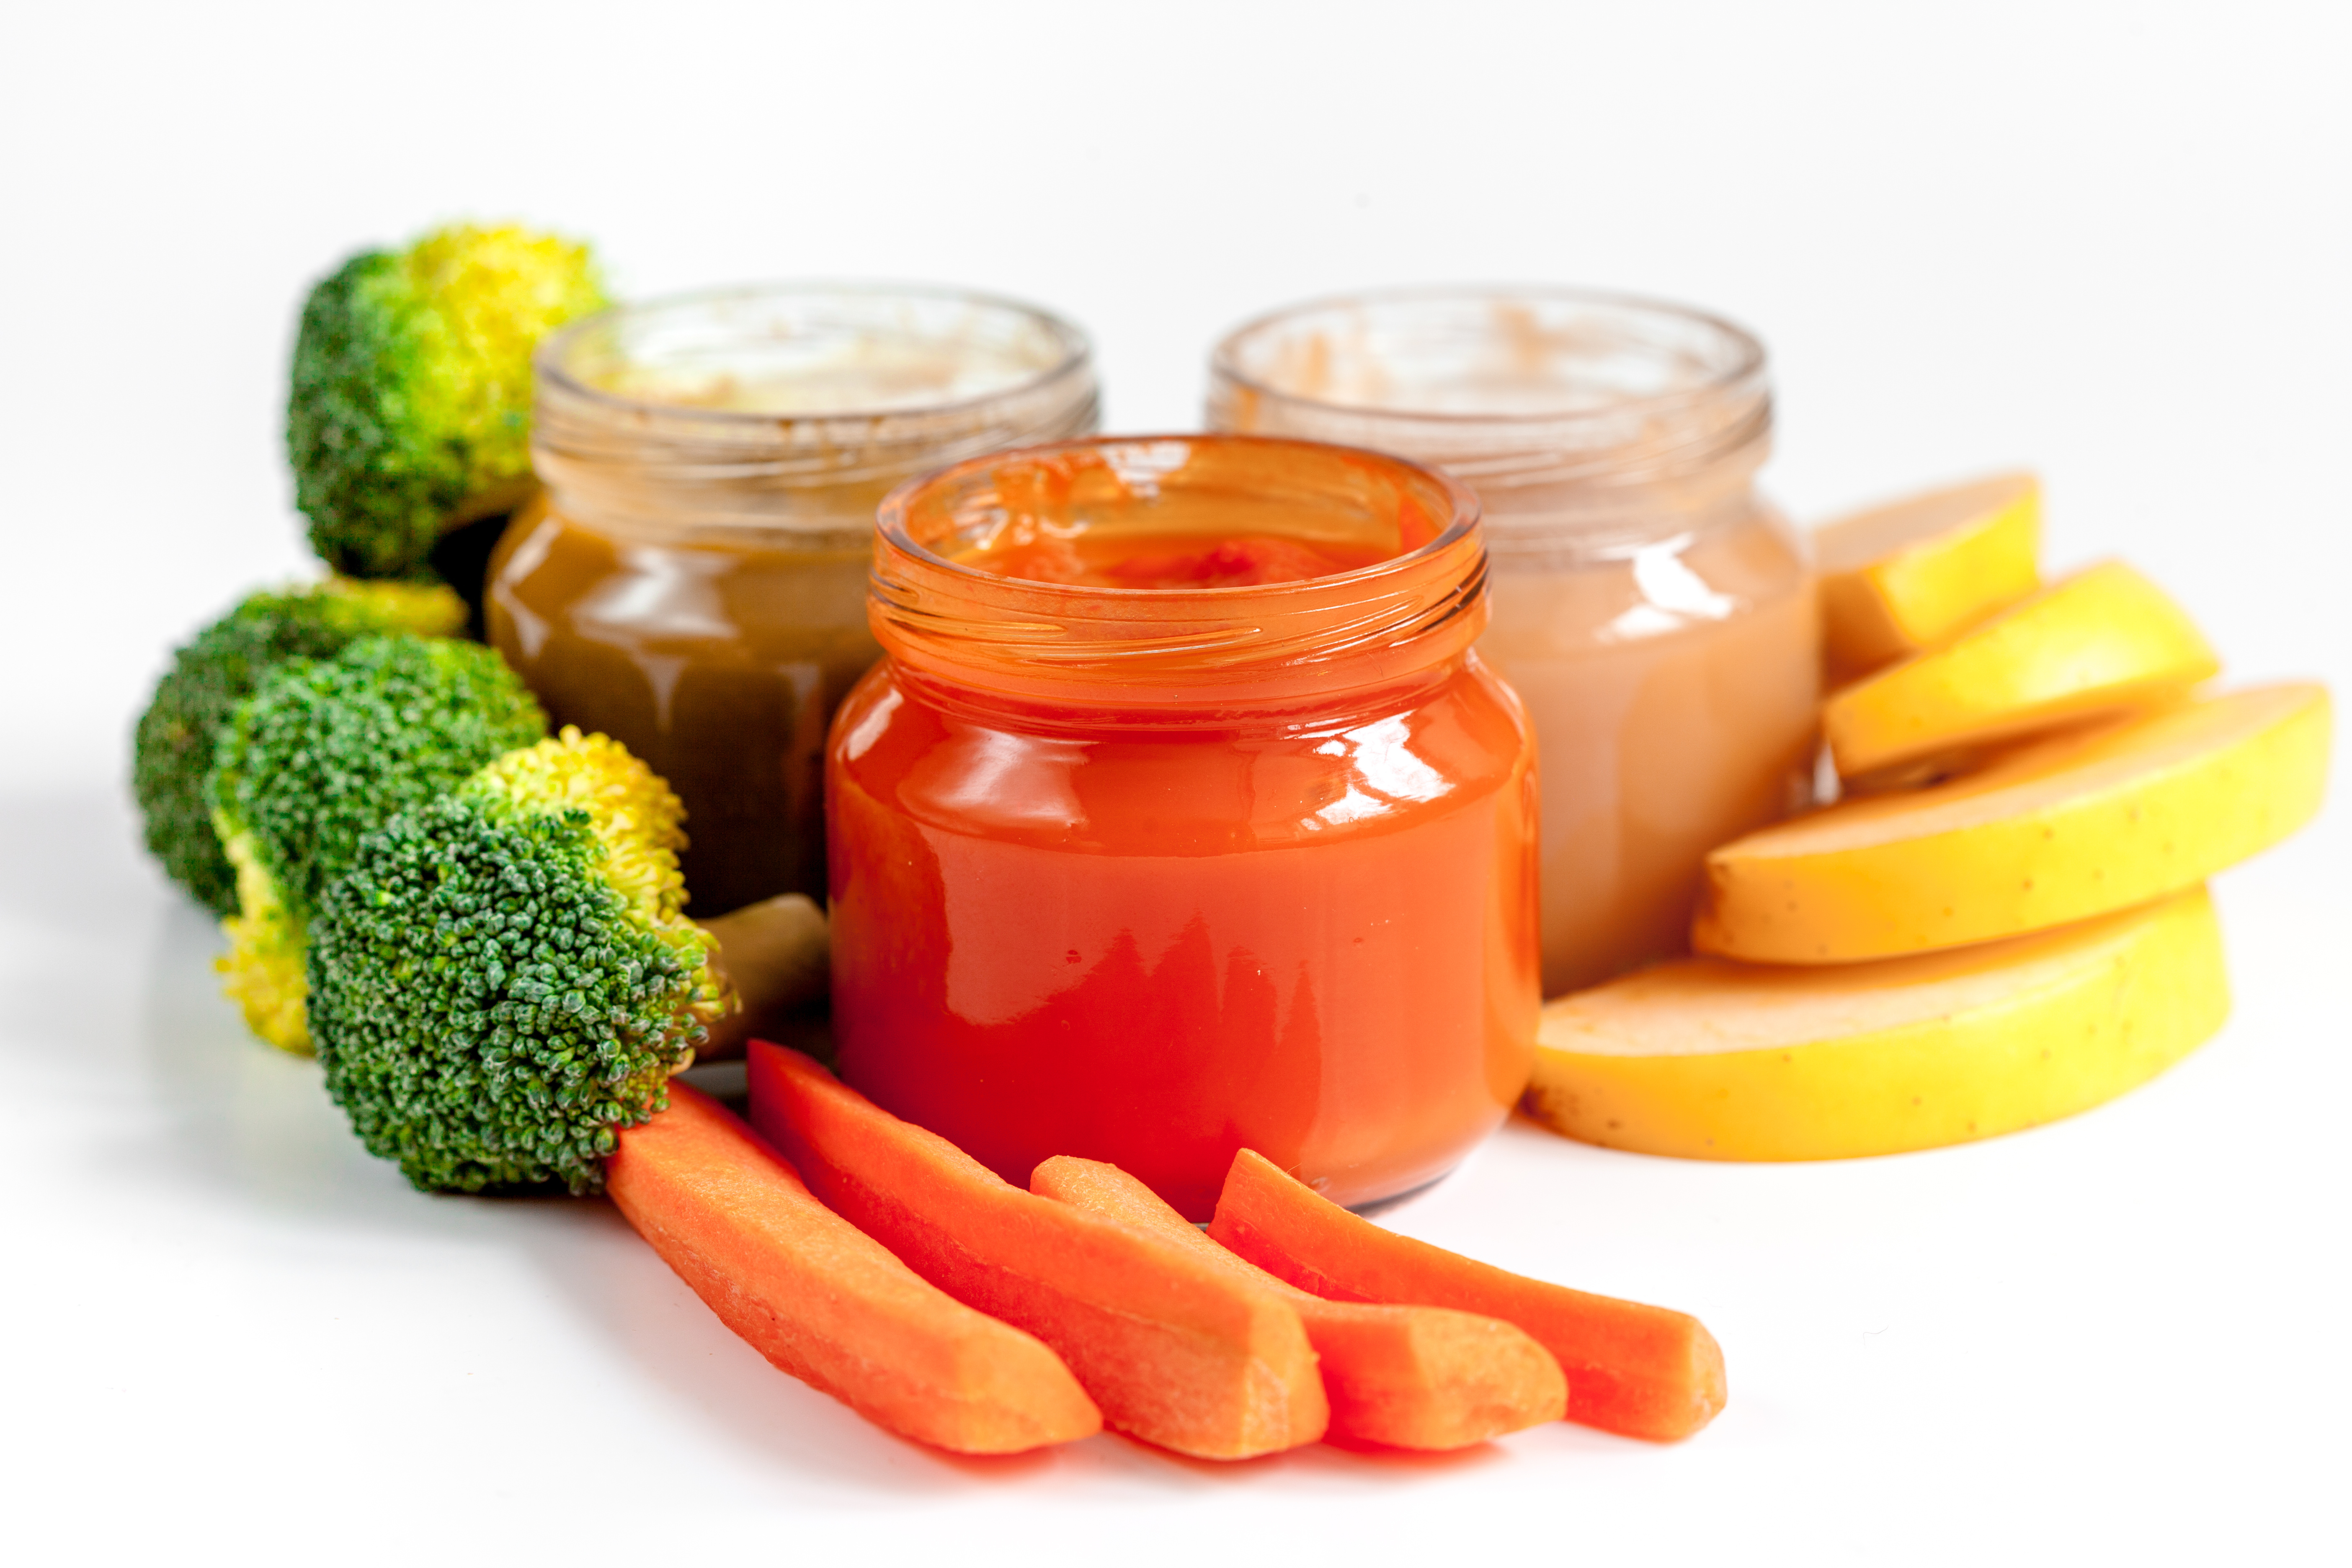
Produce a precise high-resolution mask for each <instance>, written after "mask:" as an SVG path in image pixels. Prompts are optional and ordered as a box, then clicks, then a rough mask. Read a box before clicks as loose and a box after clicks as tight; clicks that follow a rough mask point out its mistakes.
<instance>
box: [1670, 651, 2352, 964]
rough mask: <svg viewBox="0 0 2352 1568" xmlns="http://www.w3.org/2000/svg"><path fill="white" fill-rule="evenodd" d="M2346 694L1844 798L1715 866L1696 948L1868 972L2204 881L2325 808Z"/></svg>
mask: <svg viewBox="0 0 2352 1568" xmlns="http://www.w3.org/2000/svg"><path fill="white" fill-rule="evenodd" d="M2328 730H2329V706H2328V700H2327V689H2326V687H2324V686H2321V685H2318V684H2316V683H2312V682H2294V683H2289V684H2284V685H2278V686H2261V687H2254V688H2252V689H2248V690H2244V691H2235V692H2231V693H2228V694H2225V695H2222V696H2216V697H2203V698H2190V699H2186V700H2181V701H2179V702H2175V703H2172V704H2170V705H2168V706H2166V707H2163V708H2159V709H2157V710H2154V711H2151V712H2147V713H2143V714H2138V715H2136V716H2133V717H2131V718H2127V719H2123V720H2117V721H2110V722H2107V723H2104V724H2098V725H2095V726H2092V727H2089V728H2087V729H2084V730H2078V731H2073V732H2070V733H2067V734H2063V735H2059V736H2055V737H2053V738H2051V739H2049V740H2045V741H2040V742H2033V743H2032V744H2029V745H2025V746H2021V747H2018V748H2017V749H2016V750H2014V751H2012V752H2007V753H2005V754H2003V755H2002V756H2001V758H2000V760H1999V761H1997V762H1995V763H1991V764H1990V765H1988V766H1986V767H1985V768H1983V769H1982V770H1981V771H1979V772H1977V773H1968V774H1965V775H1963V776H1961V777H1959V778H1957V779H1954V780H1952V781H1950V782H1949V783H1948V784H1936V785H1933V786H1931V787H1929V788H1927V789H1922V790H1917V791H1914V792H1912V793H1909V794H1906V795H1871V796H1865V797H1864V798H1861V799H1856V800H1851V801H1844V802H1841V803H1840V804H1838V805H1833V806H1831V807H1829V808H1828V809H1827V810H1825V811H1817V812H1814V813H1813V814H1812V815H1811V816H1801V817H1797V818H1795V819H1793V820H1791V821H1789V822H1784V823H1780V824H1777V825H1775V826H1771V827H1767V828H1763V829H1761V830H1759V831H1758V832H1755V833H1751V834H1749V835H1748V837H1745V838H1741V839H1737V840H1735V841H1733V842H1732V843H1729V844H1727V845H1725V846H1724V847H1722V848H1720V849H1717V850H1716V851H1715V852H1714V853H1713V854H1711V855H1709V856H1708V857H1707V858H1706V888H1705V889H1704V890H1703V892H1702V894H1701V898H1700V905H1699V911H1698V916H1697V919H1696V921H1694V922H1693V924H1692V929H1691V940H1692V943H1693V945H1695V946H1696V948H1697V949H1698V950H1699V951H1700V952H1713V953H1719V954H1721V955H1723V956H1725V957H1727V958H1744V959H1748V960H1752V961H1755V962H1759V963H1855V962H1858V961H1860V960H1863V959H1871V958H1891V957H1894V956H1895V955H1896V954H1899V953H1906V952H1931V951H1933V950H1935V949H1937V948H1945V947H1958V946H1962V945H1964V944H1966V943H1969V942H1990V941H1993V940H1996V939H1998V938H2000V937H2008V936H2019V935H2022V934H2023V933H2025V932H2027V931H2046V930H2048V929H2049V928H2050V927H2052V926H2059V925H2064V924H2066V923H2068V922H2069V921H2079V920H2087V919H2089V918H2090V917H2091V916H2093V915H2098V914H2105V913H2106V912H2107V911H2108V910H2119V909H2126V908H2128V907H2130V906H2131V905H2134V904H2141V903H2146V902H2147V901H2148V900H2152V899H2158V898H2161V897H2163V896H2164V895H2165V894H2167V893H2170V892H2175V891H2178V890H2179V889H2183V888H2188V887H2192V886H2194V885H2195V884H2197V883H2199V882H2201V881H2203V880H2204V879H2206V878H2207V877H2209V876H2210V875H2211V874H2212V873H2214V872H2215V871H2218V870H2220V869H2221V868H2223V867H2225V866H2229V865H2233V864H2235V863H2236V862H2238V861H2240V860H2242V859H2244V858H2247V857H2248V856H2250V855H2252V854H2255V853H2256V852H2258V851H2260V850H2263V849H2265V848H2268V847H2270V846H2271V845H2273V844H2275V843H2277V842H2278V841H2279V840H2280V839H2282V838H2284V837H2286V836H2287V835H2288V834H2290V833H2292V832H2294V830H2295V829H2296V828H2298V827H2300V826H2303V825H2304V823H2305V822H2306V821H2308V820H2310V818H2311V816H2312V814H2313V813H2314V812H2315V811H2317V810H2318V809H2319V800H2320V796H2321V795H2322V794H2323V793H2324V791H2325V789H2326V779H2327V745H2328Z"/></svg>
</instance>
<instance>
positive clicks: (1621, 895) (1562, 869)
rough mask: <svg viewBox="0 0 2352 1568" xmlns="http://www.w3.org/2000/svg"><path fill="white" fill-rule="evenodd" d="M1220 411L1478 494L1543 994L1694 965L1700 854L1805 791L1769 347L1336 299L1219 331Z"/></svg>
mask: <svg viewBox="0 0 2352 1568" xmlns="http://www.w3.org/2000/svg"><path fill="white" fill-rule="evenodd" d="M1209 422H1210V424H1211V426H1213V428H1217V429H1221V430H1235V431H1257V432H1264V433H1267V434H1272V435H1282V436H1303V437H1313V438H1315V439H1318V440H1327V441H1346V442H1349V443H1352V444H1355V445H1358V446H1363V447H1378V448H1381V450H1384V451H1391V452H1399V453H1402V454H1404V455H1405V456H1407V457H1411V458H1418V459H1420V460H1421V461H1423V462H1426V463H1432V464H1436V465H1439V466H1441V467H1443V468H1444V469H1445V470H1446V471H1447V472H1449V473H1451V474H1453V475H1454V477H1455V478H1457V479H1463V480H1465V481H1466V482H1468V483H1469V484H1470V485H1472V486H1474V487H1475V489H1476V490H1477V492H1478V495H1479V499H1480V500H1481V501H1482V502H1483V503H1484V506H1485V513H1486V546H1487V550H1488V552H1489V553H1490V556H1491V561H1492V567H1493V573H1494V577H1493V584H1494V615H1493V619H1492V622H1491V623H1490V625H1489V626H1488V627H1487V630H1486V636H1485V637H1484V638H1483V639H1482V640H1481V641H1480V643H1479V645H1478V650H1479V652H1480V653H1481V654H1482V655H1483V656H1484V657H1485V658H1486V660H1487V662H1489V663H1490V664H1492V665H1493V666H1494V667H1495V668H1496V670H1497V671H1498V672H1500V673H1501V674H1502V676H1503V677H1504V679H1507V680H1508V681H1509V682H1510V683H1511V685H1512V688H1513V689H1515V690H1517V692H1518V694H1519V697H1520V699H1521V700H1523V701H1524V702H1525V703H1526V704H1527V708H1528V716H1529V717H1530V719H1531V720H1532V721H1534V724H1535V731H1536V741H1537V743H1538V746H1539V747H1540V749H1541V751H1542V754H1543V768H1542V779H1543V982H1544V993H1545V994H1547V995H1556V994H1559V993H1561V992H1564V991H1571V990H1575V989H1578V988H1580V987H1582V986H1586V985H1591V984H1594V983H1596V982H1598V981H1601V980H1604V979H1606V978H1608V977H1609V976H1610V975H1612V974H1615V973H1619V972H1620V971H1622V970H1626V969H1631V968H1633V967H1634V966H1636V965H1638V964H1642V963H1648V962H1650V961H1651V960H1654V959H1658V958H1664V957H1667V956H1670V955H1672V954H1675V953H1677V952H1683V951H1684V950H1685V942H1686V938H1687V932H1688V929H1689V923H1690V915H1691V909H1692V904H1693V902H1694V900H1695V899H1696V895H1697V892H1698V887H1699V879H1700V868H1701V864H1702V862H1703V860H1704V858H1705V857H1706V852H1707V851H1708V850H1709V849H1711V848H1713V847H1716V846H1717V845H1718V844H1721V843H1724V842H1726V841H1727V840H1728V839H1731V838H1735V837H1738V836H1739V835H1740V834H1742V833H1746V832H1748V830H1749V829H1751V828H1755V827H1759V826H1762V825H1764V824H1765V823H1767V822H1769V821H1771V820H1773V819H1774V818H1776V817H1778V816H1783V815H1785V814H1786V813H1788V812H1789V811H1790V810H1792V809H1794V808H1796V807H1798V806H1800V805H1803V804H1805V803H1806V802H1807V801H1808V800H1809V799H1810V782H1811V760H1812V757H1813V754H1814V750H1815V746H1814V725H1815V710H1816V707H1817V704H1818V701H1819V698H1820V674H1819V670H1820V664H1819V659H1818V657H1817V654H1816V643H1817V637H1818V632H1817V629H1816V626H1815V620H1814V611H1813V597H1812V588H1811V564H1810V561H1809V558H1808V556H1807V553H1806V551H1805V547H1804V545H1803V543H1802V542H1801V538H1800V536H1799V535H1797V534H1796V533H1795V532H1794V531H1792V530H1790V528H1789V526H1788V525H1787V523H1786V522H1785V521H1783V520H1782V519H1781V517H1780V514H1779V513H1778V512H1777V511H1775V510H1773V509H1772V507H1771V506H1770V505H1769V504H1768V503H1767V502H1766V501H1764V500H1762V499H1761V498H1760V497H1759V495H1758V494H1757V492H1756V486H1755V478H1756V471H1757V469H1758V468H1759V467H1760V466H1761V465H1762V464H1763V461H1764V459H1765V457H1766V455H1767V454H1768V452H1769V450H1770V437H1771V428H1772V396H1771V389H1770V385H1769V382H1768V380H1767V377H1766V373H1765V358H1764V350H1763V347H1762V345H1761V344H1759V342H1757V341H1756V339H1755V338H1753V337H1751V336H1750V335H1749V334H1748V333H1747V332H1745V331H1741V330H1740V329H1739V328H1738V327H1736V326H1733V325H1732V324H1731V323H1729V322H1727V321H1721V320H1719V319H1717V318H1716V317H1713V316H1708V315H1705V314H1702V313H1700V312H1698V311H1696V310H1685V309H1682V308H1681V307H1678V306H1674V305H1663V304H1655V303H1651V302H1648V301H1644V300H1627V299H1620V298H1615V297H1612V296H1607V295H1596V294H1585V293H1579V292H1575V291H1571V290H1567V289H1451V290H1426V291H1417V292H1402V293H1393V294H1383V295H1374V296H1369V297H1365V298H1360V299H1354V300H1333V301H1329V302H1327V303H1321V304H1313V305H1305V306H1300V307H1297V308H1296V309H1293V310H1286V311H1282V312H1280V313H1278V314H1276V315H1272V316H1268V317H1265V318H1264V319H1263V320H1261V321H1255V322H1254V323H1252V324H1250V325H1248V326H1245V327H1243V328H1242V329H1240V330H1239V331H1235V332H1234V333H1233V335H1231V336H1230V337H1228V338H1227V339H1225V341H1224V342H1223V343H1222V344H1220V345H1219V346H1218V348H1217V351H1216V353H1215V356H1214V358H1213V363H1212V368H1211V384H1210V395H1209Z"/></svg>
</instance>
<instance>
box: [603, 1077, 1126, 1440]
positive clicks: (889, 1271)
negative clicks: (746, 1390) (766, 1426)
mask: <svg viewBox="0 0 2352 1568" xmlns="http://www.w3.org/2000/svg"><path fill="white" fill-rule="evenodd" d="M669 1095H670V1102H669V1109H668V1110H665V1111H663V1112H661V1113H660V1114H659V1115H657V1116H656V1117H655V1118H654V1119H653V1120H652V1121H648V1122H646V1124H645V1125H644V1126H642V1127H633V1128H631V1129H629V1130H628V1131H625V1132H623V1133H622V1134H621V1139H620V1147H619V1148H618V1149H617V1150H615V1151H614V1154H613V1157H612V1158H611V1159H610V1160H609V1161H608V1162H606V1164H605V1168H604V1177H605V1186H606V1190H607V1191H609V1192H610V1193H611V1194H612V1195H613V1201H614V1203H615V1204H617V1205H619V1206H620V1210H621V1212H622V1213H623V1214H624V1215H627V1216H628V1220H629V1223H630V1224H631V1225H633V1226H636V1227H637V1234H638V1235H640V1236H642V1237H645V1238H646V1240H647V1241H648V1242H650V1243H652V1244H653V1248H654V1250H655V1251H656V1252H658V1253H660V1254H661V1256H662V1259H663V1261H665V1262H667V1264H668V1265H669V1266H670V1267H671V1268H674V1269H676V1270H677V1274H678V1277H679V1278H680V1279H684V1280H685V1281H686V1282H687V1283H688V1285H690V1286H692V1287H693V1288H694V1293H695V1294H696V1295H698V1296H699V1297H701V1298H702V1299H703V1300H704V1301H705V1302H706V1303H708V1304H709V1307H710V1310H712V1311H714V1312H717V1313H718V1314H719V1320H720V1321H722V1322H724V1323H725V1324H726V1325H727V1326H728V1327H729V1328H730V1329H732V1330H734V1331H736V1332H737V1333H739V1334H740V1335H742V1336H743V1338H744V1339H746V1340H748V1341H750V1342H751V1345H752V1347H753V1348H754V1349H756V1350H757V1351H758V1352H760V1353H761V1355H764V1356H766V1357H767V1358H768V1359H769V1360H770V1361H771V1362H772V1363H775V1364H776V1365H777V1366H779V1367H781V1368H782V1369H783V1370H784V1371H786V1372H788V1373H792V1374H793V1376H794V1377H797V1378H799V1379H800V1380H801V1381H802V1382H803V1383H806V1384H810V1385H812V1386H814V1387H816V1388H821V1389H823V1390H824V1392H825V1393H827V1394H832V1395H833V1396H834V1397H835V1399H838V1400H840V1401H841V1402H842V1403H843V1404H844V1405H848V1406H849V1407H850V1408H851V1409H853V1410H855V1411H856V1412H857V1413H858V1414H859V1415H863V1416H865V1417H866V1419H867V1420H869V1421H872V1422H874V1423H875V1424H876V1425H877V1426H886V1427H887V1428H889V1429H890V1430H891V1431H893V1432H896V1433H898V1434H899V1435H900V1436H907V1437H913V1438H916V1439H918V1440H919V1441H921V1442H925V1443H930V1444H933V1445H936V1446H937V1447H941V1448H951V1449H954V1450H955V1451H956V1452H958V1453H963V1454H1016V1453H1019V1452H1021V1451H1022V1450H1024V1449H1026V1448H1037V1447H1044V1446H1045V1445H1046V1444H1049V1443H1066V1442H1068V1441H1070V1440H1071V1439H1072V1438H1075V1437H1084V1436H1088V1435H1089V1434H1091V1433H1094V1432H1096V1431H1098V1430H1100V1429H1101V1426H1102V1416H1101V1415H1100V1413H1099V1412H1097V1410H1096V1409H1095V1406H1094V1402H1093V1401H1092V1400H1090V1399H1088V1398H1087V1395H1086V1391H1085V1390H1084V1389H1082V1388H1080V1387H1079V1386H1078V1380H1077V1379H1076V1378H1075V1377H1073V1376H1071V1375H1070V1369H1069V1368H1067V1367H1066V1366H1064V1365H1063V1364H1062V1363H1061V1360H1060V1358H1058V1357H1056V1356H1055V1354H1054V1352H1052V1351H1050V1350H1047V1349H1046V1348H1045V1346H1044V1345H1042V1344H1040V1343H1038V1342H1037V1341H1035V1340H1034V1339H1033V1338H1031V1337H1030V1336H1029V1335H1027V1334H1024V1333H1023V1332H1022V1331H1020V1330H1018V1329H1016V1328H1013V1326H1011V1325H1010V1324H1008V1323H1001V1322H998V1321H996V1320H995V1319H993V1318H991V1317H989V1316H987V1315H986V1314H984V1313H981V1312H976V1311H974V1310H972V1309H971V1308H970V1307H967V1306H965V1305H964V1304H963V1303H962V1302H961V1301H957V1300H953V1299H951V1298H950V1297H949V1296H948V1295H946V1294H945V1293H944V1292H942V1291H940V1289H937V1288H936V1287H934V1286H931V1285H929V1284H927V1283H925V1282H924V1281H923V1280H922V1279H920V1278H919V1277H918V1276H917V1275H916V1274H915V1272H914V1271H913V1270H912V1269H910V1268H908V1267H907V1266H906V1265H905V1264H903V1263H901V1262H899V1261H898V1259H897V1258H893V1257H891V1256H890V1254H889V1252H888V1251H887V1250H886V1249H885V1248H884V1247H883V1246H882V1245H881V1244H880V1243H879V1242H877V1241H876V1240H874V1239H873V1238H872V1237H867V1236H863V1235H861V1234H859V1233H858V1231H857V1230H856V1228H855V1227H853V1226H851V1225H850V1224H849V1222H848V1221H846V1220H845V1219H843V1218H842V1217H841V1216H840V1215H836V1214H835V1213H834V1212H833V1211H832V1210H830V1209H828V1208H826V1207H825V1206H824V1205H823V1204H820V1203H818V1202H817V1201H816V1199H815V1198H814V1196H812V1195H811V1194H810V1193H809V1190H808V1188H807V1187H805V1186H803V1184H802V1183H801V1179H800V1176H799V1174H798V1173H795V1172H794V1171H793V1168H792V1166H790V1165H789V1164H786V1163H784V1162H783V1161H782V1159H780V1158H779V1157H778V1156H777V1155H776V1153H775V1152H774V1151H773V1150H771V1149H769V1148H767V1147H765V1146H764V1145H762V1144H761V1142H759V1141H758V1140H757V1139H755V1138H753V1137H752V1136H751V1129H749V1128H747V1127H745V1126H744V1125H743V1124H742V1123H741V1122H740V1121H737V1120H736V1119H735V1118H734V1117H733V1116H730V1114H728V1112H727V1111H726V1110H724V1109H723V1108H722V1107H721V1106H719V1103H718V1102H717V1101H715V1100H711V1099H710V1098H709V1097H708V1096H706V1095H703V1094H700V1093H698V1092H697V1091H696V1090H694V1089H689V1088H688V1087H687V1086H686V1085H684V1084H681V1083H673V1084H671V1085H670V1088H669Z"/></svg>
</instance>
